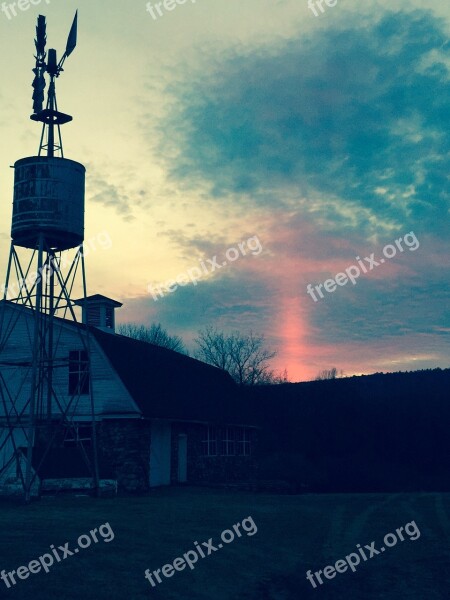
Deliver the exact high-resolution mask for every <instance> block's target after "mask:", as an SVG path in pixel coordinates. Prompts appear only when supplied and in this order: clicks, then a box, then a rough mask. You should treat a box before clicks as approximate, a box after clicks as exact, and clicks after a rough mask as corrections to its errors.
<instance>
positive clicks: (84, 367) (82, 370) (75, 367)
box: [69, 350, 90, 396]
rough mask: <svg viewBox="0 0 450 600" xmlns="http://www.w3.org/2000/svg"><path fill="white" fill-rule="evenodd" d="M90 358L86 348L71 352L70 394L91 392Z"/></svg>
mask: <svg viewBox="0 0 450 600" xmlns="http://www.w3.org/2000/svg"><path fill="white" fill-rule="evenodd" d="M89 391H90V389H89V360H88V354H87V352H86V350H71V351H70V352H69V394H70V395H71V396H72V395H78V394H89Z"/></svg>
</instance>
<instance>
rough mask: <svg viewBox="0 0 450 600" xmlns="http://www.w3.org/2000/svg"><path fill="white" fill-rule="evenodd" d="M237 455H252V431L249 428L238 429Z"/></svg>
mask: <svg viewBox="0 0 450 600" xmlns="http://www.w3.org/2000/svg"><path fill="white" fill-rule="evenodd" d="M237 453H238V455H239V456H249V455H250V454H251V440H250V429H248V428H247V427H238V429H237Z"/></svg>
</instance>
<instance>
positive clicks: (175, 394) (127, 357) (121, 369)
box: [91, 328, 254, 425]
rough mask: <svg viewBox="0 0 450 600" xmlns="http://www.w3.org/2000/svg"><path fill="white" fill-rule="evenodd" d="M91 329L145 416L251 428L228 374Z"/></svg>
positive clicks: (238, 393) (241, 401) (171, 351)
mask: <svg viewBox="0 0 450 600" xmlns="http://www.w3.org/2000/svg"><path fill="white" fill-rule="evenodd" d="M91 331H92V333H93V335H94V337H95V339H96V340H97V342H98V343H99V345H100V346H101V348H102V350H103V352H104V353H105V354H106V356H107V358H108V359H109V361H110V363H111V365H112V366H113V368H114V370H115V371H116V373H117V374H118V375H119V377H120V378H121V380H122V382H123V384H124V385H125V387H126V388H127V390H128V391H129V393H130V395H131V396H132V398H133V399H134V401H135V402H136V404H137V405H138V406H139V408H140V410H141V411H142V413H143V415H144V416H145V417H151V418H167V419H177V420H190V421H201V422H214V421H216V422H226V423H228V424H230V425H232V424H233V425H247V424H252V419H251V415H250V410H249V409H247V406H246V402H245V400H244V397H243V393H242V391H241V388H240V387H239V386H238V385H236V383H235V382H234V380H233V379H232V378H231V376H230V375H229V374H228V373H227V372H226V371H223V370H222V369H219V368H217V367H213V366H211V365H208V364H206V363H203V362H201V361H199V360H196V359H195V358H191V357H189V356H186V355H184V354H180V353H179V352H175V351H174V350H168V349H167V348H162V347H160V346H156V345H154V344H150V343H148V342H143V341H138V340H135V339H132V338H129V337H126V336H123V335H118V334H113V333H106V332H103V331H101V330H100V329H96V328H91ZM253 423H254V421H253Z"/></svg>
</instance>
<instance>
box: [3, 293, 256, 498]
mask: <svg viewBox="0 0 450 600" xmlns="http://www.w3.org/2000/svg"><path fill="white" fill-rule="evenodd" d="M80 305H82V311H83V321H84V323H85V324H83V325H82V324H80V323H75V322H73V321H70V320H66V319H55V321H54V329H55V331H54V336H55V339H57V340H58V343H57V349H56V357H55V359H56V360H55V362H58V359H59V360H60V368H58V369H56V368H55V370H54V375H53V386H54V389H55V390H56V391H57V394H58V397H59V398H61V399H62V403H63V404H64V403H65V402H69V399H70V397H71V396H73V393H74V391H75V390H78V398H77V404H76V407H75V408H74V411H73V414H72V417H71V419H72V420H71V426H70V427H68V428H67V430H66V431H62V432H59V433H58V434H57V435H56V438H55V439H56V441H55V443H54V445H53V447H52V449H51V451H50V452H48V454H47V455H46V456H45V460H43V461H39V453H40V449H39V448H40V446H41V445H42V444H41V443H44V442H45V441H46V440H45V439H44V438H47V439H48V436H51V435H54V431H53V432H52V425H50V426H49V427H47V428H46V429H44V430H42V431H41V430H40V431H39V434H38V435H37V436H36V437H42V438H43V439H41V440H39V439H36V440H35V444H36V450H35V452H34V456H33V466H35V465H36V470H37V478H36V481H37V483H36V490H37V491H36V493H39V492H40V491H45V490H57V489H62V488H64V489H81V488H86V487H88V486H89V485H90V483H89V482H90V480H89V473H88V472H87V471H86V466H85V465H84V464H83V461H81V460H80V456H79V453H78V452H77V448H78V447H79V446H80V445H82V446H83V447H84V448H89V447H90V445H91V442H92V433H93V432H92V426H91V423H92V418H91V415H92V410H91V397H92V398H93V403H94V412H95V431H96V436H97V447H98V455H99V465H100V479H101V480H103V481H104V482H105V481H106V482H108V483H109V485H113V486H115V487H117V488H118V489H119V490H120V489H122V490H126V491H130V492H144V491H147V490H149V489H150V488H153V487H157V486H163V485H171V484H184V483H189V484H205V483H224V484H227V483H228V484H231V483H238V482H247V481H250V480H252V479H253V478H254V475H255V473H254V470H255V461H254V456H253V454H254V448H255V442H256V428H255V427H254V426H253V423H252V419H251V411H250V410H247V408H246V403H245V402H244V400H243V397H242V395H241V390H240V388H239V387H238V386H237V385H236V384H235V383H234V381H233V380H232V378H231V377H230V375H229V374H228V373H226V372H224V371H222V370H221V369H218V368H216V367H213V366H210V365H207V364H205V363H203V362H200V361H198V360H196V359H194V358H191V357H189V356H186V355H183V354H180V353H177V352H174V351H172V350H168V349H165V348H161V347H159V346H155V345H153V344H149V343H147V342H141V341H137V340H134V339H131V338H128V337H125V336H122V335H118V334H116V333H115V329H114V321H115V319H114V311H115V309H116V308H118V307H119V306H121V304H120V303H118V302H115V301H114V300H111V299H109V298H106V297H104V296H101V295H95V296H91V297H89V298H88V299H87V304H86V305H83V303H80ZM0 313H1V315H2V319H3V321H2V322H3V324H4V326H5V324H8V323H12V324H13V326H11V328H10V333H9V335H8V336H7V339H6V341H5V343H4V347H3V349H2V366H1V370H2V374H1V376H2V377H3V378H4V381H5V383H6V385H7V387H8V389H9V390H10V392H11V395H12V396H13V397H14V398H15V405H14V411H15V412H16V413H20V412H21V411H22V410H23V408H24V407H25V406H26V403H27V399H28V397H29V393H30V392H29V390H30V386H29V384H30V383H31V379H30V378H31V374H30V373H29V371H30V369H29V359H30V356H31V348H30V339H31V332H32V326H33V312H32V311H31V310H30V309H28V308H25V307H23V306H19V305H17V304H13V303H10V302H8V301H2V302H0ZM83 340H84V341H85V342H87V344H88V346H89V348H90V354H91V362H90V365H91V366H90V369H91V373H90V374H89V375H90V376H89V377H86V373H85V368H84V367H83V365H85V364H86V356H85V354H86V351H85V343H83ZM8 361H9V363H10V366H5V365H8ZM26 365H28V366H26ZM27 369H28V371H27ZM24 381H25V383H26V385H24ZM90 386H92V390H91V389H90ZM91 392H92V395H91ZM53 410H54V414H53V415H52V416H53V417H54V420H55V422H56V421H57V420H58V417H59V415H58V411H57V410H55V409H53ZM6 411H9V412H10V413H11V406H9V405H8V399H7V398H4V399H3V401H2V406H0V444H1V441H2V440H6V436H7V434H8V428H7V427H6V414H7V413H6ZM20 436H21V432H20V428H18V430H17V431H16V432H15V443H14V444H12V443H11V442H8V443H4V444H2V449H1V451H0V488H5V489H6V488H8V489H10V490H13V489H14V488H18V487H19V484H20V482H19V479H18V477H19V476H18V464H17V463H18V462H19V461H21V460H23V456H21V452H22V453H23V452H24V446H25V445H26V444H25V436H23V439H22V440H21V439H20ZM37 464H39V465H40V466H39V468H38V467H37Z"/></svg>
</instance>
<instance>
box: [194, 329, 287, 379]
mask: <svg viewBox="0 0 450 600" xmlns="http://www.w3.org/2000/svg"><path fill="white" fill-rule="evenodd" d="M195 342H196V344H197V350H196V352H195V355H196V356H197V358H199V359H201V360H204V361H205V362H207V363H209V364H210V365H214V366H216V367H219V368H220V369H224V370H225V371H228V372H229V373H230V375H231V376H232V377H233V379H234V380H235V381H236V383H238V384H239V385H259V384H263V383H282V382H286V381H287V373H286V372H285V373H284V374H282V375H277V374H276V372H275V371H273V370H271V369H270V365H269V361H270V360H271V359H272V358H274V357H275V356H276V354H277V353H276V352H274V351H271V350H268V349H267V348H265V347H264V344H265V340H264V336H262V335H255V334H254V333H252V332H250V333H249V334H248V335H242V334H240V333H239V332H235V333H232V334H229V335H225V334H224V333H223V332H220V331H218V330H217V329H215V328H214V327H206V329H203V330H201V331H199V334H198V337H197V339H196V340H195Z"/></svg>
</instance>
